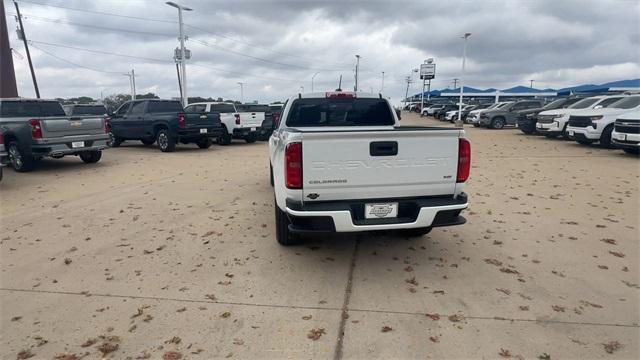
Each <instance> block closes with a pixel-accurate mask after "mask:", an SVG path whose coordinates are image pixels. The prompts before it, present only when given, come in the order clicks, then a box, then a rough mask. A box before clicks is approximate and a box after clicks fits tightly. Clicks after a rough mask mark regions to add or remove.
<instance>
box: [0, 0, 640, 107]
mask: <svg viewBox="0 0 640 360" xmlns="http://www.w3.org/2000/svg"><path fill="white" fill-rule="evenodd" d="M3 1H4V4H5V11H6V12H7V16H8V17H9V19H8V25H9V33H10V41H11V46H12V47H13V48H14V49H15V50H16V52H14V57H13V58H14V66H15V70H16V76H17V79H18V87H19V89H18V91H19V94H20V95H21V96H25V97H29V96H33V95H34V92H33V86H32V83H31V78H30V75H29V70H28V63H27V59H26V56H25V50H24V46H23V44H22V43H21V42H20V41H19V40H18V39H17V36H16V33H15V31H14V29H15V26H16V21H15V19H14V16H12V15H14V14H15V7H14V5H13V3H12V2H10V1H8V0H3ZM179 2H180V3H182V4H183V5H186V6H189V7H191V8H193V11H191V12H185V13H184V21H185V24H186V25H187V26H186V27H185V30H186V34H187V35H188V36H189V40H188V41H187V47H188V48H189V49H190V50H191V51H192V52H193V55H192V58H191V60H190V61H189V63H188V65H187V81H188V94H189V96H202V97H208V96H212V97H218V96H220V97H223V98H225V99H227V98H232V99H238V100H239V98H240V86H239V85H238V84H237V83H238V82H244V83H245V85H244V100H245V101H253V100H258V101H261V102H268V101H275V100H282V99H284V98H286V97H288V96H290V95H291V94H294V93H297V92H299V91H301V86H303V87H304V91H310V90H311V78H312V76H313V75H314V74H315V73H318V74H317V75H316V76H315V81H314V89H315V90H316V91H319V90H321V91H324V90H329V89H334V88H336V87H337V84H338V78H339V76H340V75H342V76H343V88H344V89H348V88H351V89H352V88H353V84H354V67H355V60H356V59H355V54H359V55H361V56H362V59H361V63H360V64H361V74H360V89H362V90H365V91H370V90H373V91H374V92H378V91H380V88H381V86H382V72H383V71H384V72H385V79H384V90H383V93H384V94H385V96H388V97H391V98H392V99H395V100H397V99H400V98H401V97H403V96H404V92H405V87H406V82H405V81H404V79H405V77H406V76H407V75H409V74H410V73H411V69H413V68H416V67H418V66H419V64H420V63H421V62H422V61H424V59H426V58H428V57H433V58H434V59H435V62H436V64H437V73H436V79H435V80H433V82H432V88H434V89H442V88H446V87H448V86H449V87H450V86H452V79H453V78H459V77H460V76H461V63H462V48H463V40H462V39H461V38H460V36H461V35H462V34H464V33H465V32H470V33H472V35H471V37H470V38H469V43H468V50H467V75H466V79H465V84H466V85H468V86H472V87H479V88H487V87H496V88H507V87H511V86H516V85H525V86H529V80H530V79H534V80H535V83H534V87H536V88H549V87H551V88H554V87H556V88H557V87H565V86H571V85H579V84H584V83H594V84H599V83H604V82H608V81H613V80H622V79H632V78H638V77H640V64H639V62H640V25H639V24H640V18H639V16H640V15H639V14H640V5H639V4H640V2H638V1H636V0H628V1H627V0H609V1H607V0H591V1H584V0H580V1H568V0H563V1H557V0H550V1H543V0H538V1H517V0H505V1H453V0H447V1H445V0H440V1H409V2H400V1H393V2H391V1H390V2H383V1H346V0H341V1H286V2H275V1H247V0H226V1H213V0H211V1H204V0H179ZM19 3H20V6H21V12H22V14H23V17H24V25H25V29H26V33H27V37H28V38H29V39H30V40H33V41H34V43H33V47H32V48H31V53H32V57H33V62H34V66H35V69H36V75H37V77H38V82H39V85H40V92H41V94H42V96H43V97H71V96H81V95H86V96H92V97H96V98H98V97H100V93H101V91H102V92H103V94H104V95H105V96H106V95H108V94H113V93H121V92H124V93H128V92H129V83H128V78H127V77H126V76H124V75H122V74H121V73H124V72H127V71H129V70H130V69H135V72H136V75H137V76H136V84H137V90H138V91H137V92H138V93H146V92H154V93H157V94H158V95H160V96H161V97H163V98H170V97H177V96H179V89H178V84H177V75H176V69H175V63H174V62H173V49H174V48H175V47H176V46H178V40H177V38H178V35H177V32H178V24H177V15H178V14H177V10H176V9H175V8H172V7H170V6H168V5H166V4H165V3H164V1H156V0H146V1H142V0H138V1H136V0H93V1H90V0H84V1H83V0H65V1H55V0H33V1H29V2H27V1H20V2H19ZM43 4H49V5H55V6H45V5H43ZM79 10H83V11H79ZM109 14H116V15H120V16H112V15H109ZM145 19H146V20H145ZM44 43H49V44H44ZM50 44H55V46H54V45H50ZM74 48H75V49H74ZM80 49H89V50H94V51H98V52H103V53H96V52H89V51H84V50H80ZM109 53H110V54H109ZM114 54H117V55H114ZM119 55H126V56H119ZM127 56H128V57H127ZM74 64H75V65H74ZM83 67H84V68H83ZM91 69H94V70H100V71H94V70H91ZM414 79H415V80H416V81H415V82H414V83H413V84H412V85H411V86H412V90H410V93H412V92H413V93H416V92H418V91H419V90H418V89H419V87H421V83H420V81H419V80H418V79H417V78H416V76H414Z"/></svg>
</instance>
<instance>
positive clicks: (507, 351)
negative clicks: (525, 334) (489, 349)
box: [498, 348, 511, 358]
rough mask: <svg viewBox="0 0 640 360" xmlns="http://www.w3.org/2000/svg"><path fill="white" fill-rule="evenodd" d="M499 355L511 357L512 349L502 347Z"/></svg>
mask: <svg viewBox="0 0 640 360" xmlns="http://www.w3.org/2000/svg"><path fill="white" fill-rule="evenodd" d="M498 355H500V356H502V357H503V358H510V357H511V351H509V350H507V349H503V348H500V352H499V353H498Z"/></svg>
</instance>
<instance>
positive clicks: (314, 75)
mask: <svg viewBox="0 0 640 360" xmlns="http://www.w3.org/2000/svg"><path fill="white" fill-rule="evenodd" d="M318 74H320V71H318V72H317V73H315V74H313V76H312V77H311V92H313V78H315V77H316V75H318Z"/></svg>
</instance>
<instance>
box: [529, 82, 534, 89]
mask: <svg viewBox="0 0 640 360" xmlns="http://www.w3.org/2000/svg"><path fill="white" fill-rule="evenodd" d="M529 81H530V82H531V85H530V86H529V87H530V88H532V89H533V82H534V81H535V80H529Z"/></svg>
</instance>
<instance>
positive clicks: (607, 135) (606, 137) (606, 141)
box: [600, 125, 613, 149]
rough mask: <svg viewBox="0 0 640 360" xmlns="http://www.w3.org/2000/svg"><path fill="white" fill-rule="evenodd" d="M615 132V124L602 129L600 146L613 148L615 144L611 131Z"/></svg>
mask: <svg viewBox="0 0 640 360" xmlns="http://www.w3.org/2000/svg"><path fill="white" fill-rule="evenodd" d="M612 132H613V125H609V126H607V127H605V128H604V130H602V134H600V147H603V148H605V149H612V148H613V145H612V144H611V133H612Z"/></svg>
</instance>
